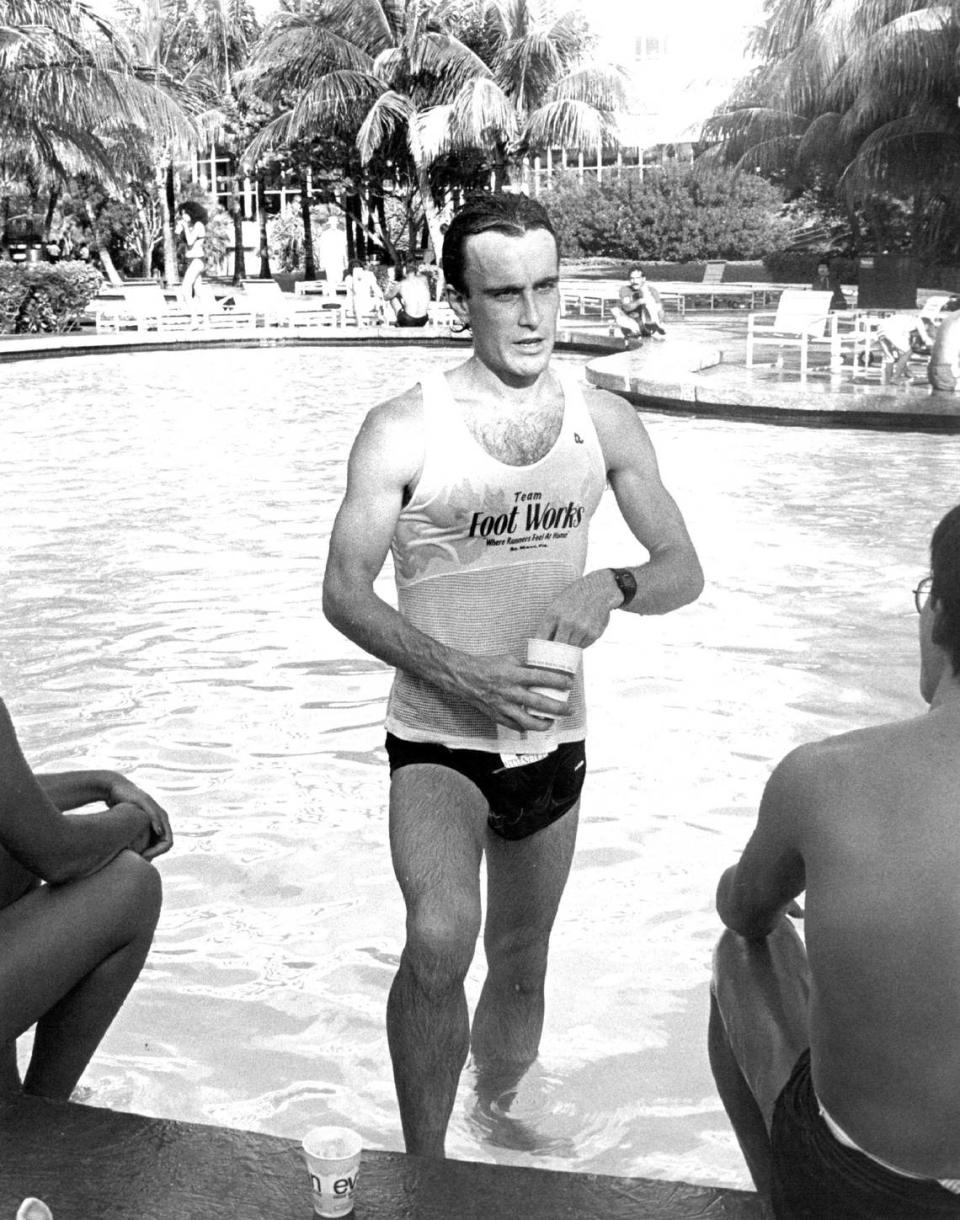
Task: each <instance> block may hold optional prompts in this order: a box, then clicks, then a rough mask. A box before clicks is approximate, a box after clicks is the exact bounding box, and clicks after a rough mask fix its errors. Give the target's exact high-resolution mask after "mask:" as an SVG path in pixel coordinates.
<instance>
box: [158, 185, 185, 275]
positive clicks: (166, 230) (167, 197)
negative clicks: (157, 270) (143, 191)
mask: <svg viewBox="0 0 960 1220" xmlns="http://www.w3.org/2000/svg"><path fill="white" fill-rule="evenodd" d="M157 185H158V186H159V188H160V192H159V193H160V215H161V217H162V218H163V282H164V284H166V286H167V287H168V288H172V287H174V286H175V285H177V284H179V283H180V271H179V268H178V267H177V239H176V235H175V233H174V231H173V216H174V212H175V211H176V197H175V195H174V191H173V162H172V161H168V162H167V163H166V165H161V166H160V169H159V171H158V182H157Z"/></svg>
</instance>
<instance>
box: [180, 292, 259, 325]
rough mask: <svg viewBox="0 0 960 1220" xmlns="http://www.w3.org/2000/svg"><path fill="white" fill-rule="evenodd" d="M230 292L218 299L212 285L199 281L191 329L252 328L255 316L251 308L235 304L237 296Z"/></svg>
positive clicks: (254, 323) (255, 323)
mask: <svg viewBox="0 0 960 1220" xmlns="http://www.w3.org/2000/svg"><path fill="white" fill-rule="evenodd" d="M239 296H240V294H239V293H236V294H231V295H227V296H225V297H223V298H222V299H218V297H217V294H216V293H215V292H214V289H213V286H212V285H210V284H207V283H203V282H201V283H200V284H198V285H197V289H196V306H197V307H196V309H195V310H194V327H193V329H200V328H202V329H204V330H253V329H255V327H256V325H257V316H256V314H255V313H254V312H253V310H252V309H248V308H244V307H243V298H242V297H241V298H240V301H241V304H240V306H239V307H238V306H237V303H236V301H237V297H239Z"/></svg>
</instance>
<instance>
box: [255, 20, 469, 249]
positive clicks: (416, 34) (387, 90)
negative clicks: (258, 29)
mask: <svg viewBox="0 0 960 1220" xmlns="http://www.w3.org/2000/svg"><path fill="white" fill-rule="evenodd" d="M476 76H483V77H489V76H490V71H489V69H488V68H487V67H486V65H485V64H484V63H483V61H482V60H481V59H480V58H479V56H477V55H476V54H475V53H474V52H473V51H471V50H470V49H469V48H468V47H467V46H466V45H464V44H463V43H462V42H460V41H459V40H458V39H456V38H455V37H453V36H452V35H451V34H450V33H448V32H447V30H446V28H445V26H444V23H443V20H442V13H441V12H440V10H439V8H438V7H437V6H431V5H430V4H429V3H428V2H426V0H402V2H399V0H325V2H322V3H321V4H319V5H318V6H316V7H315V8H313V9H311V10H309V11H308V12H305V13H281V14H279V15H278V16H277V17H276V18H274V20H273V22H272V23H271V24H270V25H269V26H268V27H267V30H266V31H265V33H264V37H263V39H262V40H261V42H260V44H259V45H258V46H257V47H256V48H255V50H254V53H253V58H252V64H251V77H252V79H253V80H254V82H255V84H254V87H255V88H256V90H257V91H258V92H259V93H260V94H261V95H262V96H264V97H265V98H267V99H269V100H271V101H273V102H282V101H283V99H284V98H285V97H293V98H294V101H293V104H292V105H291V106H290V107H289V109H287V110H285V111H284V112H283V113H282V114H281V115H280V116H279V117H278V118H276V119H274V120H273V121H272V122H271V123H269V124H267V125H266V126H265V127H264V128H263V130H262V131H261V132H260V133H259V134H258V135H257V137H256V138H255V139H254V140H253V141H252V143H251V145H250V147H249V148H248V150H247V156H248V157H250V158H251V159H254V160H255V159H257V158H259V157H260V156H262V155H263V154H264V153H265V152H267V151H268V150H275V149H278V148H283V147H285V146H288V145H289V144H291V143H292V142H294V141H295V140H298V139H309V138H310V137H311V136H312V135H315V134H319V133H320V132H321V131H323V132H324V134H326V135H341V136H344V137H346V138H348V139H350V140H351V141H353V142H355V144H356V147H357V149H358V150H359V153H360V158H361V162H362V163H363V164H365V165H366V164H369V163H370V162H371V161H372V160H373V158H374V156H375V155H376V154H377V153H378V152H382V151H384V150H388V149H389V150H390V151H391V152H393V153H395V154H396V155H397V157H398V158H402V159H403V160H405V161H406V163H407V165H408V167H409V173H410V176H411V178H412V179H413V180H414V181H415V182H416V185H417V189H418V194H419V196H420V203H421V206H422V208H423V212H424V215H425V218H426V223H427V226H428V228H429V231H430V235H431V238H432V239H433V241H434V244H435V248H437V249H439V246H440V241H441V236H442V234H441V228H440V224H441V216H440V210H439V208H438V206H437V203H436V200H435V198H434V193H433V188H432V184H431V181H430V168H431V165H432V162H433V160H434V159H435V158H436V157H437V156H438V155H439V154H440V153H441V152H442V151H444V149H445V148H446V147H448V146H449V145H450V143H451V140H450V138H449V133H448V131H447V126H448V124H449V122H450V121H451V118H452V115H453V110H452V105H453V102H454V99H455V98H456V96H457V94H458V92H459V91H460V90H461V89H462V88H463V86H464V85H465V84H467V82H468V81H470V80H471V79H472V78H474V77H476Z"/></svg>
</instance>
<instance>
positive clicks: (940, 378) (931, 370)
mask: <svg viewBox="0 0 960 1220" xmlns="http://www.w3.org/2000/svg"><path fill="white" fill-rule="evenodd" d="M927 377H928V378H929V380H930V384H931V385H932V386H933V388H934V389H935V390H955V389H956V388H957V375H956V373H955V372H954V371H953V365H952V364H939V363H938V364H934V363H933V361H932V360H931V361H930V363H929V364H928V365H927Z"/></svg>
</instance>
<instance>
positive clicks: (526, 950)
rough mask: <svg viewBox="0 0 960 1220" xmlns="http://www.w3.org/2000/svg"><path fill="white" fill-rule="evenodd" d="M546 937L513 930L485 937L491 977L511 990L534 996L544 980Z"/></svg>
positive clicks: (545, 973) (536, 933) (538, 932)
mask: <svg viewBox="0 0 960 1220" xmlns="http://www.w3.org/2000/svg"><path fill="white" fill-rule="evenodd" d="M548 937H549V933H544V932H542V931H541V930H540V929H531V928H527V929H516V928H511V929H510V931H509V932H505V933H501V934H499V935H496V936H489V937H487V940H486V942H485V945H484V948H485V950H486V954H487V966H488V968H489V971H490V973H491V974H492V975H495V976H496V977H497V978H498V979H499V980H500V982H501V983H502V984H503V985H505V986H508V987H510V988H511V989H512V990H514V991H516V992H518V993H523V992H537V991H539V990H540V989H541V988H542V987H543V982H544V979H545V978H546V976H547V953H548V949H549V940H548Z"/></svg>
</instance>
